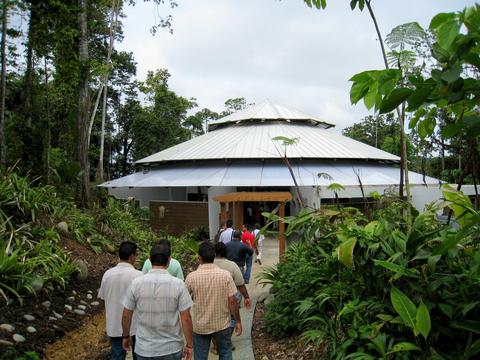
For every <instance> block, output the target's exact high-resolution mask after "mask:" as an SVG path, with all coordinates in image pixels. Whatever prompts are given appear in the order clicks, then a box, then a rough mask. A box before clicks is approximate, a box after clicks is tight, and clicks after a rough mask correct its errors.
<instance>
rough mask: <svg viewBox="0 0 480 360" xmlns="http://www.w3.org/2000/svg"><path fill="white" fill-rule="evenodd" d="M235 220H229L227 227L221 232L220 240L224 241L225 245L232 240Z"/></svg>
mask: <svg viewBox="0 0 480 360" xmlns="http://www.w3.org/2000/svg"><path fill="white" fill-rule="evenodd" d="M232 226H233V221H232V220H231V219H228V220H227V228H226V229H225V230H223V231H222V233H221V234H220V240H219V241H220V242H223V243H224V244H225V245H226V244H228V243H229V242H230V241H231V240H232V235H233V229H232Z"/></svg>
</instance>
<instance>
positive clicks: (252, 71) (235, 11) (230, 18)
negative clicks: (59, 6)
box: [116, 0, 475, 131]
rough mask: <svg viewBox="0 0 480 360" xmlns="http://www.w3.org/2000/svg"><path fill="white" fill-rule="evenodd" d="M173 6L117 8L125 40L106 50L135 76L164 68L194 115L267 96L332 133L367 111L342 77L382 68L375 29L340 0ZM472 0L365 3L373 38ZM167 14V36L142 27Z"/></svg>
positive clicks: (210, 0)
mask: <svg viewBox="0 0 480 360" xmlns="http://www.w3.org/2000/svg"><path fill="white" fill-rule="evenodd" d="M177 2H178V7H176V8H175V9H170V8H169V7H167V6H162V7H157V6H156V5H155V4H154V3H153V2H152V1H148V2H143V1H141V0H139V1H137V4H136V6H135V7H131V6H130V7H128V8H126V9H125V14H126V18H125V19H123V23H124V35H125V38H124V40H123V42H122V43H121V44H118V45H117V46H116V48H117V49H119V50H124V51H132V52H133V54H134V57H135V60H136V62H137V64H138V65H137V77H138V79H139V80H143V79H145V77H146V74H147V71H155V70H157V69H161V68H166V69H168V71H169V72H170V74H171V78H170V81H169V85H170V88H171V89H172V90H173V91H175V92H176V93H177V94H178V95H180V96H183V97H187V98H191V97H193V98H196V100H197V103H198V105H199V107H198V108H197V110H200V109H203V108H209V109H210V110H214V111H217V112H220V111H222V110H223V109H224V103H225V100H227V99H229V98H236V97H245V98H246V100H247V101H248V102H249V103H256V104H259V103H262V102H263V101H265V100H269V101H271V102H274V103H278V104H281V105H283V106H286V107H290V108H293V109H296V110H298V111H301V112H303V113H306V114H309V115H313V116H316V117H319V118H321V119H323V120H325V121H327V122H329V123H333V124H335V125H336V131H341V129H343V128H345V127H347V126H351V125H352V124H354V123H356V122H359V121H361V119H362V118H363V117H364V116H366V115H369V114H373V113H372V112H369V111H368V110H367V109H366V108H365V107H364V105H363V103H359V104H357V105H355V106H353V105H351V104H350V98H349V90H350V85H351V84H350V83H349V81H348V80H349V79H350V78H351V77H352V76H353V75H354V74H356V73H359V72H362V71H365V70H372V69H382V68H383V60H382V56H381V51H380V45H379V41H378V39H377V35H376V32H375V28H374V25H373V22H372V19H371V18H370V16H369V14H368V11H367V9H366V8H365V9H364V11H363V12H360V11H359V10H358V9H355V10H354V11H352V10H351V9H350V5H349V4H350V1H349V0H327V8H326V9H325V10H317V9H315V8H309V7H307V6H306V5H305V3H304V1H303V0H282V1H279V0H177ZM474 3H475V1H467V0H448V1H447V0H373V1H372V4H373V10H374V12H375V16H376V18H377V21H378V24H379V27H380V31H381V33H382V36H383V37H385V36H386V35H387V34H388V33H389V32H390V31H391V30H392V29H393V28H394V27H395V26H397V25H401V24H404V23H407V22H412V21H417V22H418V23H419V24H420V25H421V26H423V27H424V28H426V27H428V25H429V22H430V20H431V18H432V17H433V16H434V15H435V14H437V13H440V12H452V11H460V10H462V9H463V8H464V7H465V6H470V5H473V4H474ZM168 14H171V15H172V16H173V22H172V29H173V33H172V34H170V33H169V32H167V31H165V30H159V31H158V32H157V34H156V35H155V36H152V35H151V33H150V28H151V26H152V25H153V24H155V23H156V22H157V21H158V19H159V17H160V16H166V15H168Z"/></svg>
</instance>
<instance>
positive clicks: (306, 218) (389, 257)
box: [263, 187, 480, 359]
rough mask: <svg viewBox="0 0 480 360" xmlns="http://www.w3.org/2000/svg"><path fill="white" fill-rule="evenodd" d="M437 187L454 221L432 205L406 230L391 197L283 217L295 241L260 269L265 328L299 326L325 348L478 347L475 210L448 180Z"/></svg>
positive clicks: (479, 263) (411, 352)
mask: <svg viewBox="0 0 480 360" xmlns="http://www.w3.org/2000/svg"><path fill="white" fill-rule="evenodd" d="M444 196H445V198H446V200H448V203H447V204H448V205H449V206H450V207H451V208H452V209H453V210H454V212H455V216H456V220H457V222H459V224H460V226H461V228H460V229H459V230H455V229H453V228H452V227H451V226H448V225H446V226H443V225H440V224H439V223H438V222H437V220H436V216H435V212H436V211H438V210H439V208H438V207H432V208H431V209H429V211H427V212H425V213H423V214H418V213H417V214H415V219H414V222H413V225H412V228H411V230H410V231H408V230H407V228H406V219H405V218H404V217H403V215H402V214H403V209H404V204H403V203H401V202H399V201H397V200H396V199H392V198H390V199H387V201H386V202H385V203H384V204H383V207H382V208H379V209H378V210H377V211H376V212H374V213H373V214H372V216H373V217H372V221H370V222H368V221H367V219H366V218H365V217H364V216H362V215H361V214H359V213H356V212H351V211H345V209H344V210H342V211H336V212H335V211H332V210H328V211H325V210H322V211H313V212H312V211H304V212H302V213H301V214H299V216H297V217H288V218H285V222H287V223H288V224H289V228H288V230H287V233H293V232H294V231H295V232H297V233H298V234H300V235H301V237H302V242H301V243H300V244H298V245H296V246H291V247H289V249H288V250H287V253H286V261H285V263H284V264H280V265H278V266H277V267H276V268H274V269H271V270H270V271H269V272H267V273H266V274H264V275H263V278H264V279H266V280H268V281H270V282H271V283H272V289H273V292H274V293H275V298H274V300H273V301H272V302H271V303H270V304H268V305H267V312H266V319H267V321H268V322H267V328H268V329H269V331H270V332H272V333H273V334H274V335H277V336H289V335H291V334H295V333H296V334H301V336H302V338H303V339H304V340H305V341H307V342H312V343H314V344H317V345H322V347H323V348H325V349H326V352H327V356H328V357H330V358H349V359H354V358H358V359H360V358H361V359H374V358H393V359H396V358H398V359H403V358H410V357H414V358H419V357H421V358H436V359H440V358H445V359H469V358H474V357H477V356H478V354H479V353H480V337H479V334H480V321H478V320H477V319H478V318H479V316H480V298H479V296H480V295H479V294H480V281H479V280H480V270H479V269H480V252H479V251H478V250H479V243H478V240H479V235H478V230H479V226H480V213H479V212H477V211H475V210H474V209H473V207H472V205H471V203H470V201H469V199H468V198H467V197H465V196H463V195H462V194H460V193H458V192H456V191H453V190H452V189H450V188H448V187H445V188H444ZM443 206H445V204H443ZM271 220H277V219H274V217H271Z"/></svg>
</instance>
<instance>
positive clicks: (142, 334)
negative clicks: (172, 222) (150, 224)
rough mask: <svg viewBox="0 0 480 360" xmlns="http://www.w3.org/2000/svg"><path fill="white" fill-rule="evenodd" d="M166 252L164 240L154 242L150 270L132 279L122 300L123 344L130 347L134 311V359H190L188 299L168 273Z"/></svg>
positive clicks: (167, 247) (169, 250)
mask: <svg viewBox="0 0 480 360" xmlns="http://www.w3.org/2000/svg"><path fill="white" fill-rule="evenodd" d="M170 255H171V249H170V244H169V243H168V242H162V243H160V244H157V245H154V246H153V248H152V250H151V251H150V261H151V262H152V265H153V269H152V270H151V271H150V272H149V273H148V274H145V275H143V276H141V277H139V278H137V279H135V280H134V281H133V282H132V285H131V286H130V288H129V289H128V291H127V294H126V296H125V299H124V301H123V305H124V309H123V318H122V327H123V335H122V336H123V347H124V349H129V348H130V334H129V329H130V322H131V319H132V315H133V313H134V312H135V314H136V316H137V319H138V323H137V334H136V343H135V354H136V356H137V359H138V360H147V359H148V360H180V359H182V356H185V359H187V360H190V359H191V358H192V352H193V350H192V349H193V329H192V318H191V316H190V307H191V306H192V299H191V297H190V294H189V293H188V291H187V289H186V287H185V285H184V283H183V281H181V280H179V279H177V278H175V277H173V276H172V275H170V274H169V273H168V271H167V267H168V263H169V261H170ZM180 323H181V325H182V326H180ZM182 329H183V335H182ZM183 336H185V339H186V344H185V346H184V341H183Z"/></svg>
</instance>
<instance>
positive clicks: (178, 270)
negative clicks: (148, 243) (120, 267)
mask: <svg viewBox="0 0 480 360" xmlns="http://www.w3.org/2000/svg"><path fill="white" fill-rule="evenodd" d="M162 244H163V245H165V244H168V246H170V243H169V242H168V240H165V239H162V240H160V241H159V242H158V243H157V245H162ZM150 270H152V262H151V260H150V258H148V259H147V260H145V262H144V263H143V267H142V273H144V274H146V273H148V272H149V271H150ZM167 271H168V273H169V274H170V275H172V276H175V277H176V278H177V279H180V280H182V281H183V280H184V277H183V270H182V265H180V262H178V260H176V259H174V258H170V262H169V263H168V268H167Z"/></svg>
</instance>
